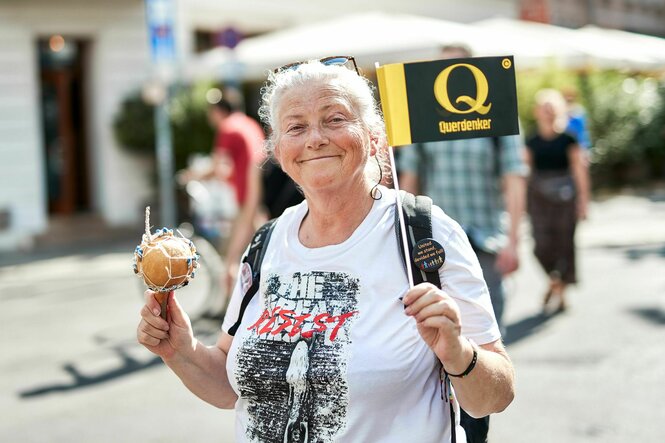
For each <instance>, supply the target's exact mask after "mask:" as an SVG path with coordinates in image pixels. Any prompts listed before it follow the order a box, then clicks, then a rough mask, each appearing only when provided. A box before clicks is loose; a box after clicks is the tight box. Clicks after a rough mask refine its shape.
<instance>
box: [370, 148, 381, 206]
mask: <svg viewBox="0 0 665 443" xmlns="http://www.w3.org/2000/svg"><path fill="white" fill-rule="evenodd" d="M374 159H376V165H377V166H378V167H379V181H378V182H377V183H376V184H375V185H374V186H372V189H371V190H370V191H369V196H370V197H372V199H373V200H381V197H383V195H382V194H381V190H380V189H379V184H381V182H382V181H383V168H382V167H381V163H379V156H378V155H376V154H375V155H374Z"/></svg>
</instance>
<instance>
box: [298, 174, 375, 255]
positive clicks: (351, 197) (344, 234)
mask: <svg viewBox="0 0 665 443" xmlns="http://www.w3.org/2000/svg"><path fill="white" fill-rule="evenodd" d="M370 189H371V186H370V185H368V184H362V185H361V186H356V187H353V186H349V189H346V190H343V191H340V190H338V191H337V192H335V193H332V194H331V193H325V192H320V193H317V194H316V195H307V194H306V197H307V207H308V212H307V215H305V218H304V219H303V221H302V223H301V224H300V230H299V231H298V238H299V239H300V243H302V244H303V246H305V247H308V248H320V247H323V246H330V245H337V244H340V243H343V242H344V241H345V240H347V239H348V238H349V237H351V235H352V234H353V232H354V231H355V230H356V229H357V228H358V226H360V224H361V223H362V222H363V220H364V219H365V217H367V214H369V211H370V210H371V209H372V205H373V203H374V200H372V198H371V197H370V194H369V193H370Z"/></svg>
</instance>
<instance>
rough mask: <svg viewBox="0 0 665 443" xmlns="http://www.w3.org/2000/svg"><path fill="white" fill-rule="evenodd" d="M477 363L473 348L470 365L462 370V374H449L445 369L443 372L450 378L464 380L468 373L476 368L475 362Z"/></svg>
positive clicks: (476, 352)
mask: <svg viewBox="0 0 665 443" xmlns="http://www.w3.org/2000/svg"><path fill="white" fill-rule="evenodd" d="M477 361H478V351H476V348H475V346H474V347H473V358H472V359H471V363H469V366H467V368H466V369H465V370H464V372H462V373H461V374H451V373H450V372H448V371H446V369H445V368H444V369H443V370H444V372H445V373H446V374H448V376H450V377H459V378H464V377H466V376H467V375H469V373H470V372H471V371H472V370H473V368H475V367H476V362H477Z"/></svg>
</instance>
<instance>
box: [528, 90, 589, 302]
mask: <svg viewBox="0 0 665 443" xmlns="http://www.w3.org/2000/svg"><path fill="white" fill-rule="evenodd" d="M534 115H535V118H536V124H537V132H536V134H535V135H533V136H532V137H530V138H529V139H528V141H527V148H528V149H526V158H527V161H528V163H529V165H530V166H531V177H530V179H529V187H528V213H529V217H530V219H531V227H532V234H533V238H534V242H535V250H534V252H535V255H536V258H537V259H538V261H539V262H540V265H541V266H542V267H543V269H544V270H545V272H546V273H547V275H548V276H549V287H548V289H547V291H546V293H545V297H544V299H543V304H544V307H545V308H547V305H548V304H550V303H552V304H554V306H555V309H556V310H557V311H560V310H564V309H565V308H566V306H567V305H566V298H565V289H566V287H567V286H568V285H570V284H572V283H576V282H577V270H576V264H575V228H576V226H577V221H578V220H583V219H585V218H586V216H587V206H588V202H589V175H588V168H587V161H586V156H585V154H584V152H583V150H582V148H581V147H580V145H579V143H577V140H575V137H573V136H572V135H570V134H568V133H567V132H565V128H566V124H567V116H566V102H565V100H564V98H563V96H562V95H561V93H560V92H558V91H556V90H554V89H543V90H541V91H539V92H538V93H537V94H536V104H535V108H534Z"/></svg>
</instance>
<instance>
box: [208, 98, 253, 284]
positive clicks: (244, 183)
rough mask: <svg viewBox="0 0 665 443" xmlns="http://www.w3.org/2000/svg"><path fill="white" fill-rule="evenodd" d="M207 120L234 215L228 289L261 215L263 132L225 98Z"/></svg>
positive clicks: (212, 108)
mask: <svg viewBox="0 0 665 443" xmlns="http://www.w3.org/2000/svg"><path fill="white" fill-rule="evenodd" d="M208 121H209V123H210V125H211V126H212V127H213V128H214V129H215V131H216V134H215V140H214V146H213V155H214V156H215V157H217V158H218V159H221V161H223V162H224V163H227V164H228V165H229V166H230V168H231V173H230V175H229V176H228V178H227V180H228V182H229V184H231V186H232V187H233V189H234V191H235V195H236V201H237V204H238V214H237V215H236V218H235V220H234V222H233V227H232V228H231V233H230V236H229V239H228V241H227V243H226V245H225V248H224V249H225V261H226V269H227V272H226V285H225V286H226V288H227V290H230V288H232V287H233V286H232V285H233V283H234V279H235V276H236V274H237V269H238V264H239V262H240V257H241V256H242V253H243V251H244V250H245V248H246V247H247V244H248V243H249V241H250V240H251V237H252V234H253V233H254V231H255V228H256V226H257V223H258V222H260V221H261V220H262V219H263V218H264V217H261V214H260V211H259V205H260V202H261V193H262V190H261V171H260V165H261V163H262V162H263V160H264V154H263V142H264V140H265V134H264V132H263V129H262V128H261V126H260V125H259V124H258V123H257V122H256V121H255V120H254V119H252V118H251V117H249V116H247V115H245V114H244V113H243V112H241V111H239V110H237V109H236V108H235V107H234V106H233V104H232V103H231V102H230V101H228V100H225V99H222V100H220V101H219V102H217V103H214V104H211V105H210V106H209V107H208Z"/></svg>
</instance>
